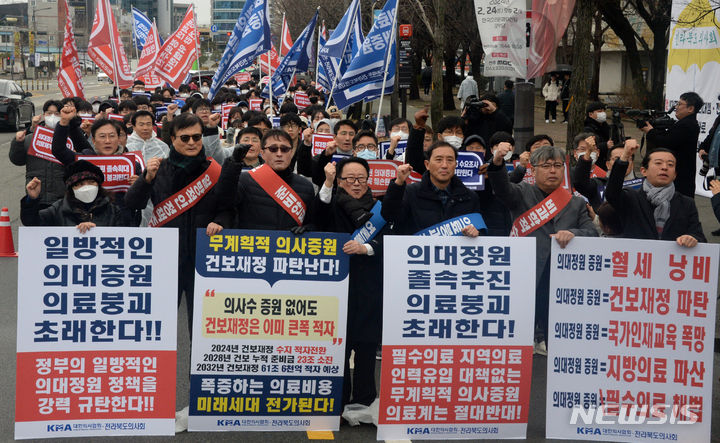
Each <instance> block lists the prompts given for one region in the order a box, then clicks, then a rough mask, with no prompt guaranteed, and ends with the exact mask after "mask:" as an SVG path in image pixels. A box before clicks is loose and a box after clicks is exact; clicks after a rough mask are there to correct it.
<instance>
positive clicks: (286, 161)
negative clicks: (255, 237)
mask: <svg viewBox="0 0 720 443" xmlns="http://www.w3.org/2000/svg"><path fill="white" fill-rule="evenodd" d="M260 146H261V149H262V158H263V161H264V162H265V163H264V164H262V165H260V166H259V167H257V168H254V169H252V170H250V171H247V172H244V173H242V174H241V173H240V171H241V170H242V165H243V164H244V163H243V160H244V158H245V156H246V155H247V152H248V150H249V149H250V148H251V146H250V145H237V146H236V147H235V149H234V151H233V154H232V156H231V157H230V158H228V159H227V160H226V161H225V164H224V165H223V177H222V180H221V184H220V189H221V191H220V192H221V194H222V198H221V202H222V208H220V209H219V210H220V211H222V212H228V213H229V212H232V211H233V209H234V210H235V212H236V214H237V219H236V222H235V223H234V224H233V228H238V229H269V230H291V231H292V232H294V233H296V234H301V233H302V232H304V231H305V229H308V228H309V225H310V224H311V222H312V213H311V212H312V203H313V199H314V197H315V190H314V188H313V186H312V183H310V181H309V180H308V179H306V178H305V177H303V176H301V175H298V174H295V173H294V172H293V170H292V167H291V163H292V158H293V147H292V139H291V138H290V136H289V135H288V134H287V132H285V131H283V130H281V129H271V130H269V131H268V132H267V133H266V134H265V135H264V136H263V139H262V142H261V145H260ZM238 176H239V177H238Z"/></svg>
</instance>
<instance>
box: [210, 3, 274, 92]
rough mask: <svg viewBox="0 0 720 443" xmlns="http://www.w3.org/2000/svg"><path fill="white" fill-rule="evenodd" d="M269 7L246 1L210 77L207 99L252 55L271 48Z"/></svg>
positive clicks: (264, 4)
mask: <svg viewBox="0 0 720 443" xmlns="http://www.w3.org/2000/svg"><path fill="white" fill-rule="evenodd" d="M268 8H269V7H268V2H267V0H254V1H250V0H248V1H247V2H245V7H244V8H243V10H242V12H241V13H240V17H238V21H237V22H236V23H235V27H234V28H233V31H232V34H231V35H230V39H229V40H228V44H227V46H226V47H225V52H223V55H222V57H221V59H220V64H219V65H218V69H217V71H215V75H214V76H213V81H212V85H211V86H210V93H209V94H208V98H210V99H212V98H213V97H214V96H215V93H216V92H217V90H218V89H220V87H221V86H222V85H224V84H225V82H226V81H228V79H229V78H230V77H232V75H233V74H235V73H236V72H239V71H241V70H243V69H245V68H247V67H248V66H250V65H251V64H252V63H253V61H254V60H255V58H257V57H258V56H260V55H262V54H264V53H266V52H267V51H269V50H270V44H271V41H270V22H269V9H268Z"/></svg>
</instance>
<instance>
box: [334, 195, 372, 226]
mask: <svg viewBox="0 0 720 443" xmlns="http://www.w3.org/2000/svg"><path fill="white" fill-rule="evenodd" d="M335 203H336V204H337V205H338V206H339V207H340V209H342V211H343V212H344V213H345V214H347V216H348V217H349V218H350V221H351V222H352V224H353V226H354V227H355V228H359V227H360V226H362V225H364V224H365V222H366V221H368V220H370V218H372V216H373V213H372V212H370V210H371V209H372V207H373V205H374V204H375V202H374V201H373V197H372V191H371V190H370V188H368V190H367V191H365V194H363V196H362V197H360V198H355V197H353V196H352V195H350V194H348V193H347V192H346V191H345V190H344V189H343V188H340V187H338V189H337V193H336V194H335Z"/></svg>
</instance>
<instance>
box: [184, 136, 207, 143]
mask: <svg viewBox="0 0 720 443" xmlns="http://www.w3.org/2000/svg"><path fill="white" fill-rule="evenodd" d="M190 139H193V141H194V142H199V141H200V140H202V134H192V135H189V134H183V135H181V136H180V140H182V142H183V143H188V142H189V141H190Z"/></svg>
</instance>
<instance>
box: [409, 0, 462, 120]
mask: <svg viewBox="0 0 720 443" xmlns="http://www.w3.org/2000/svg"><path fill="white" fill-rule="evenodd" d="M445 3H446V2H445V0H411V1H410V4H411V5H412V7H413V8H414V9H415V11H416V13H417V14H418V16H419V17H420V19H421V20H422V23H423V24H424V25H425V30H426V31H427V33H428V35H429V36H430V39H431V41H432V86H433V94H432V98H431V99H430V119H431V120H432V124H433V126H434V127H435V129H437V124H438V122H439V121H440V119H441V118H442V114H443V112H442V111H443V101H444V100H443V72H442V63H441V60H443V58H444V57H443V56H444V52H445V32H444V30H445V6H446V4H445ZM452 68H453V66H448V69H452ZM453 72H454V70H453Z"/></svg>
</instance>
